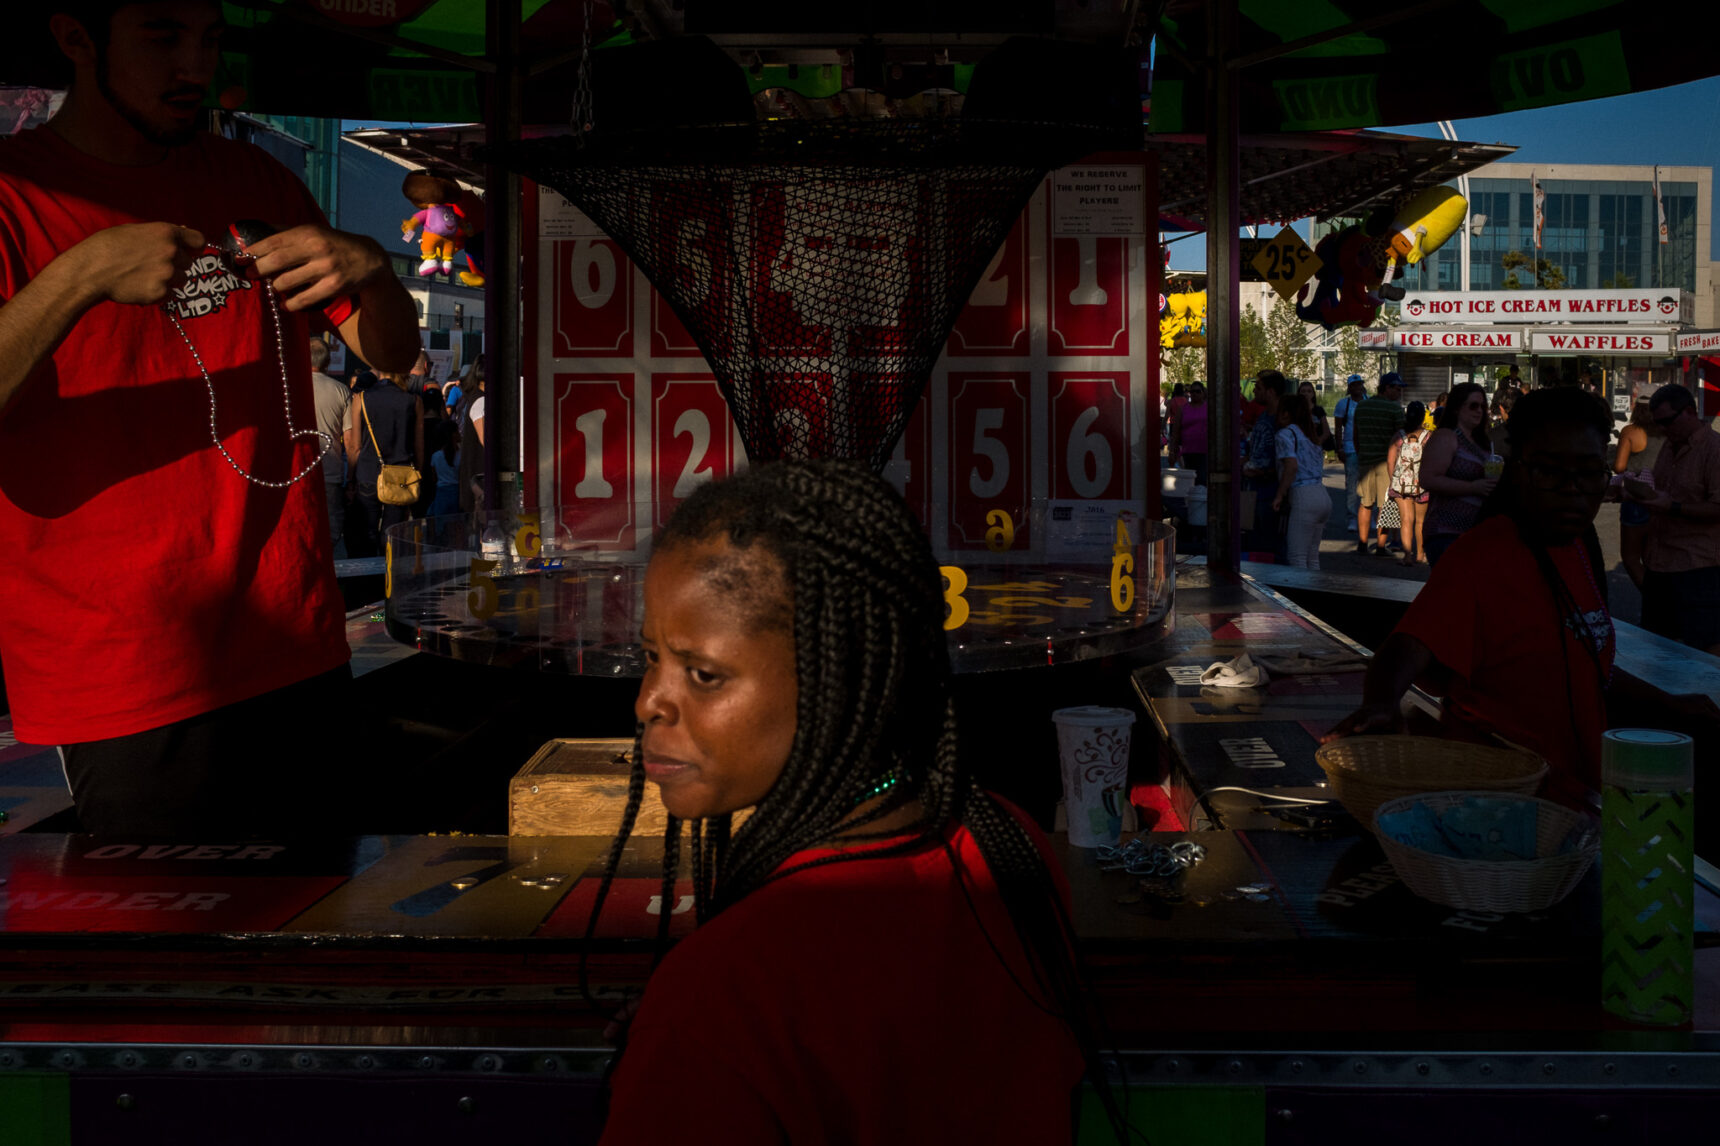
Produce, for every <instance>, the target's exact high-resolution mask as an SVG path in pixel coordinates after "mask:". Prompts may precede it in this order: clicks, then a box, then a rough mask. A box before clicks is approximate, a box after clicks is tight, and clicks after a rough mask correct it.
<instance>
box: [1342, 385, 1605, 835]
mask: <svg viewBox="0 0 1720 1146" xmlns="http://www.w3.org/2000/svg"><path fill="white" fill-rule="evenodd" d="M1459 389H1460V390H1461V389H1462V388H1461V387H1459ZM1462 401H1463V398H1462V397H1460V396H1459V395H1458V394H1453V396H1452V403H1451V404H1452V405H1458V404H1459V403H1461V402H1462ZM1611 429H1612V412H1611V411H1610V410H1609V409H1608V408H1607V406H1606V403H1605V402H1603V401H1602V400H1601V399H1600V398H1598V397H1596V396H1595V395H1593V394H1589V393H1585V392H1584V391H1582V390H1579V389H1576V388H1575V387H1570V388H1564V387H1561V388H1557V389H1551V390H1536V391H1533V392H1532V393H1529V394H1525V395H1524V396H1523V397H1522V399H1521V400H1519V401H1518V403H1517V405H1516V408H1515V409H1514V410H1513V411H1512V413H1511V430H1512V434H1511V442H1512V452H1511V458H1510V460H1509V461H1507V462H1506V463H1505V470H1504V473H1503V475H1502V476H1501V477H1500V479H1499V483H1498V488H1497V489H1496V490H1495V491H1494V492H1493V494H1492V496H1490V497H1489V498H1488V500H1487V503H1486V505H1485V507H1484V508H1483V509H1482V511H1481V513H1480V514H1479V520H1478V521H1477V523H1476V524H1475V526H1474V528H1472V529H1470V530H1468V531H1467V532H1466V533H1464V534H1463V536H1462V537H1461V538H1460V539H1458V540H1457V541H1456V542H1455V543H1454V544H1453V545H1452V546H1451V548H1450V551H1449V552H1448V553H1447V554H1446V556H1445V559H1444V560H1443V561H1441V562H1440V563H1439V564H1438V565H1436V566H1435V567H1434V569H1433V573H1432V575H1431V576H1430V577H1429V578H1428V582H1427V587H1426V588H1424V589H1423V590H1422V591H1421V593H1420V595H1418V596H1417V597H1416V599H1415V601H1414V602H1413V603H1412V604H1411V605H1410V607H1409V610H1408V611H1407V612H1406V613H1405V614H1404V617H1403V620H1402V621H1400V622H1399V623H1398V627H1397V629H1396V630H1395V631H1394V632H1393V633H1392V635H1391V636H1390V637H1388V638H1386V641H1385V643H1384V644H1383V645H1381V646H1380V650H1379V652H1378V653H1377V654H1376V655H1375V657H1374V660H1373V663H1372V664H1371V665H1370V666H1369V669H1368V676H1367V683H1366V684H1365V685H1364V687H1363V694H1362V695H1363V700H1362V707H1361V708H1359V709H1357V710H1356V711H1355V712H1354V713H1352V714H1351V715H1350V716H1348V717H1346V718H1345V719H1344V720H1342V721H1340V722H1339V723H1338V725H1337V726H1336V727H1335V728H1333V729H1332V731H1331V732H1329V733H1327V735H1326V739H1327V740H1333V739H1336V738H1338V737H1340V736H1350V735H1355V734H1358V733H1374V732H1392V731H1402V730H1403V727H1404V718H1403V716H1402V713H1401V711H1400V709H1399V702H1400V701H1401V700H1402V698H1403V694H1404V693H1405V692H1406V691H1408V690H1409V687H1410V685H1412V684H1415V683H1417V682H1420V683H1422V684H1424V686H1425V687H1427V688H1428V690H1429V691H1430V692H1434V693H1437V694H1440V695H1443V696H1444V697H1445V707H1444V710H1443V713H1442V716H1441V722H1442V724H1443V726H1444V729H1445V732H1446V734H1447V735H1449V736H1452V737H1454V738H1456V739H1463V740H1475V741H1488V740H1490V739H1491V738H1492V737H1494V736H1498V737H1503V738H1504V739H1506V740H1509V741H1511V742H1513V743H1516V744H1521V745H1523V746H1525V747H1527V748H1530V749H1532V750H1533V751H1535V752H1538V753H1540V754H1541V755H1542V756H1544V757H1546V759H1547V762H1548V763H1549V764H1550V765H1551V766H1552V775H1551V777H1550V778H1549V780H1548V782H1547V792H1546V795H1547V796H1548V798H1549V799H1555V800H1560V801H1562V802H1566V803H1572V804H1575V803H1577V802H1580V801H1581V800H1582V799H1583V797H1584V796H1585V795H1586V793H1587V791H1589V790H1592V789H1594V788H1595V787H1596V786H1597V785H1598V783H1599V769H1600V744H1601V733H1602V732H1603V731H1605V729H1606V726H1607V724H1606V719H1607V718H1606V711H1607V709H1606V696H1607V688H1608V685H1609V684H1610V682H1611V677H1612V664H1613V647H1614V643H1613V626H1612V616H1611V614H1610V613H1609V612H1608V609H1607V599H1606V567H1605V566H1604V565H1603V564H1602V561H1601V552H1600V542H1599V540H1598V539H1597V538H1596V536H1595V527H1594V520H1595V514H1596V512H1598V511H1599V509H1600V506H1601V501H1602V500H1603V498H1604V497H1605V495H1606V491H1607V486H1608V485H1609V483H1610V482H1611V481H1612V466H1611V465H1610V464H1609V463H1610V459H1609V458H1608V456H1607V439H1608V437H1609V436H1610V431H1611ZM1423 480H1424V481H1425V478H1424V479H1423ZM1493 583H1499V584H1506V585H1511V586H1514V587H1516V591H1515V592H1512V593H1507V594H1500V593H1489V592H1483V591H1482V590H1481V588H1480V586H1482V585H1486V584H1493Z"/></svg>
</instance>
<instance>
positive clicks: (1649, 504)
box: [1625, 486, 1672, 513]
mask: <svg viewBox="0 0 1720 1146" xmlns="http://www.w3.org/2000/svg"><path fill="white" fill-rule="evenodd" d="M1625 493H1626V494H1627V495H1629V497H1630V499H1631V500H1632V501H1634V502H1636V504H1638V505H1640V506H1642V507H1643V508H1644V509H1647V510H1653V511H1655V512H1658V513H1665V512H1666V511H1667V510H1669V509H1671V508H1672V495H1671V494H1670V493H1667V492H1666V491H1665V490H1660V489H1657V490H1655V491H1654V496H1653V497H1642V496H1640V495H1638V494H1635V493H1632V492H1631V490H1630V487H1629V486H1626V487H1625Z"/></svg>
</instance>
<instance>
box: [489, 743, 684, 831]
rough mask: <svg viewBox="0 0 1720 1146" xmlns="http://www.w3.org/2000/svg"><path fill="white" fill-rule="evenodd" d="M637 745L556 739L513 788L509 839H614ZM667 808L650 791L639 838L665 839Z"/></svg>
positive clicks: (642, 804) (523, 771) (641, 809)
mask: <svg viewBox="0 0 1720 1146" xmlns="http://www.w3.org/2000/svg"><path fill="white" fill-rule="evenodd" d="M632 751H633V741H632V740H631V739H627V740H551V741H550V742H549V743H548V744H545V745H544V746H543V747H542V748H540V749H538V750H537V753H536V755H534V756H533V757H532V758H531V759H530V760H528V761H526V766H525V767H524V768H521V769H520V770H519V771H518V772H516V773H515V774H514V778H513V780H512V781H511V782H510V783H509V784H508V835H510V836H613V835H614V834H615V830H616V829H617V828H619V827H620V826H621V812H622V809H624V808H625V807H626V806H627V774H628V772H629V771H630V770H631V765H630V764H629V763H628V760H627V757H628V755H629V754H630V753H631V752H632ZM664 827H665V813H664V811H663V803H662V801H661V800H659V799H657V788H656V785H654V784H647V785H646V786H645V799H644V800H642V801H641V802H640V804H639V819H638V821H637V822H636V823H634V825H633V834H634V835H636V836H647V837H649V836H661V835H662V834H663V828H664Z"/></svg>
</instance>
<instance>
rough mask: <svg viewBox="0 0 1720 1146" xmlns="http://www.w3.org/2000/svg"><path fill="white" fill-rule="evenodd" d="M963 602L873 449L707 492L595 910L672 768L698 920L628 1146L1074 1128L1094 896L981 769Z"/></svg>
mask: <svg viewBox="0 0 1720 1146" xmlns="http://www.w3.org/2000/svg"><path fill="white" fill-rule="evenodd" d="M944 609H945V603H944V596H943V584H942V579H941V577H940V574H939V572H938V568H937V564H936V562H935V560H934V559H933V557H932V553H931V549H930V546H929V545H928V543H927V540H926V537H925V535H924V533H923V532H922V530H921V529H920V526H919V525H918V523H917V522H916V521H915V520H914V518H913V516H912V515H911V514H910V513H909V511H908V509H907V507H906V506H905V505H904V504H903V502H902V501H901V499H900V498H899V497H897V496H896V494H895V492H894V491H893V490H891V489H890V488H889V486H888V485H887V484H886V483H885V482H883V481H882V480H881V479H880V478H878V477H876V476H874V475H873V474H871V473H869V472H866V471H865V470H863V469H861V468H859V467H856V466H853V465H851V464H848V463H842V462H807V463H800V462H778V463H774V464H770V465H764V466H759V467H756V468H754V469H751V470H749V471H747V472H745V473H743V474H740V475H738V476H736V477H733V478H730V479H728V480H726V481H722V482H717V483H713V484H710V485H707V486H704V487H702V488H701V489H700V490H699V491H698V492H696V493H695V494H694V495H693V496H692V497H691V498H689V499H688V500H687V501H686V502H685V503H684V504H683V505H682V506H681V507H680V509H679V510H678V511H677V512H676V514H675V516H674V518H673V519H672V520H671V521H670V522H669V524H668V525H667V526H665V527H664V529H663V530H662V532H661V533H660V535H659V536H658V538H657V541H656V546H655V549H654V553H653V556H652V559H651V564H650V567H649V569H648V571H647V573H646V580H645V614H644V625H643V644H644V648H645V653H646V675H645V679H644V681H643V683H642V684H641V687H640V691H639V698H638V701H637V702H636V705H635V714H636V716H637V717H638V719H639V722H640V734H639V743H638V751H637V752H636V753H635V760H634V766H633V775H632V783H631V786H630V789H629V799H628V803H627V810H626V812H625V814H624V816H623V822H622V827H621V831H620V832H619V833H618V834H617V837H616V840H615V843H614V846H613V849H612V850H611V852H610V856H609V865H608V868H607V870H606V874H605V879H604V882H603V884H602V887H601V889H600V892H599V896H598V903H597V907H596V908H595V909H594V911H593V924H594V925H595V920H596V917H597V914H598V913H599V912H600V911H601V905H602V902H603V898H604V896H605V895H606V894H607V890H608V886H609V880H610V878H612V876H613V874H614V871H615V869H616V866H617V864H618V862H619V858H620V855H621V850H622V848H623V847H624V845H625V843H626V840H627V837H628V834H629V832H630V831H631V828H632V824H633V821H634V817H635V815H636V813H637V810H638V807H639V804H640V802H641V800H642V799H643V794H644V785H645V782H646V781H647V780H649V781H651V782H653V783H655V784H657V785H658V788H659V792H660V795H661V798H662V800H663V805H664V807H665V809H666V810H667V811H668V812H669V815H670V819H669V824H668V830H667V834H666V840H665V853H666V855H665V863H664V874H663V880H664V884H663V886H664V897H665V898H664V902H673V900H672V898H670V897H671V895H672V890H673V884H674V879H675V875H676V868H677V867H678V866H679V863H678V859H679V853H680V850H681V842H680V840H681V833H682V824H683V823H687V824H689V825H690V833H689V838H690V844H689V845H688V846H689V850H690V851H691V853H692V875H693V889H694V899H695V904H696V912H697V918H698V921H699V923H698V928H697V929H696V930H695V931H694V932H693V934H692V935H691V936H690V937H689V938H687V939H684V940H682V941H681V942H680V943H679V944H678V945H677V946H676V947H675V948H674V949H673V950H672V951H670V952H669V953H668V955H667V956H666V957H665V958H664V959H663V961H662V963H661V965H660V966H659V967H658V969H657V970H656V972H655V973H654V975H653V976H652V979H651V982H650V984H649V986H648V988H647V990H646V993H645V996H644V999H643V1000H642V1002H641V1004H640V1006H639V1009H638V1012H637V1015H636V1016H635V1017H634V1018H633V1020H632V1022H631V1024H630V1030H629V1031H628V1038H627V1043H626V1046H625V1048H624V1049H623V1052H622V1053H621V1056H620V1060H619V1063H618V1065H617V1067H616V1070H615V1073H614V1077H613V1089H612V1104H611V1111H610V1119H609V1123H608V1125H607V1127H606V1129H605V1134H604V1138H603V1141H604V1142H605V1143H635V1142H651V1143H655V1142H675V1141H692V1140H697V1141H700V1142H734V1143H741V1142H745V1143H758V1142H794V1143H824V1142H838V1141H839V1142H852V1143H892V1144H895V1143H916V1142H926V1143H931V1142H952V1141H1012V1142H1029V1141H1030V1142H1036V1143H1039V1142H1068V1141H1069V1140H1070V1138H1071V1131H1072V1125H1071V1111H1072V1106H1071V1098H1072V1094H1073V1091H1074V1088H1075V1086H1076V1085H1077V1084H1078V1082H1079V1081H1080V1079H1081V1077H1082V1074H1083V1071H1084V1067H1085V1066H1086V1065H1088V1064H1093V1063H1095V1062H1096V1057H1097V1056H1096V1052H1095V1050H1094V1047H1095V1039H1094V1037H1093V1035H1092V1030H1091V1027H1090V1025H1089V1022H1088V1013H1087V1011H1086V1009H1085V1002H1084V998H1085V997H1084V994H1083V992H1082V989H1081V985H1080V981H1079V977H1078V974H1077V970H1076V966H1075V962H1074V956H1073V941H1072V936H1071V932H1070V927H1069V924H1068V920H1067V914H1066V909H1065V904H1066V900H1067V887H1066V885H1065V884H1064V883H1063V881H1062V878H1061V873H1059V872H1056V870H1055V868H1054V867H1053V866H1052V864H1051V863H1050V862H1048V860H1047V858H1046V854H1045V852H1044V840H1043V837H1042V836H1041V835H1040V834H1039V832H1038V829H1037V828H1036V827H1034V826H1033V825H1032V824H1031V822H1030V821H1028V820H1027V819H1026V818H1025V817H1024V816H1023V815H1022V814H1021V813H1020V812H1018V811H1017V810H1015V809H1014V808H1012V807H1010V806H1009V805H1007V804H1004V803H1003V802H1001V801H1000V800H998V799H997V798H996V797H994V796H991V795H989V794H988V793H986V792H984V791H982V790H980V789H979V788H977V787H976V786H975V785H974V782H973V779H972V777H971V776H970V775H969V774H968V772H967V771H966V769H965V768H964V766H963V764H962V762H961V759H960V756H959V754H958V752H957V741H956V728H955V719H954V712H953V708H952V705H951V699H950V668H949V656H948V652H947V649H946V647H945V643H944V631H943V620H944ZM749 808H750V809H751V810H752V811H751V814H750V816H748V817H747V819H746V820H745V822H744V823H742V824H740V825H739V826H738V827H734V828H733V829H732V830H731V825H732V820H731V817H733V816H734V814H735V813H737V812H740V811H742V810H743V809H749ZM661 919H662V923H660V925H659V926H660V932H659V934H660V935H662V934H664V933H666V926H665V925H666V923H667V919H668V913H667V912H665V913H664V914H663V916H662V917H661ZM1101 1093H1102V1095H1104V1097H1105V1099H1106V1104H1107V1107H1108V1109H1109V1110H1110V1112H1111V1113H1112V1115H1113V1118H1114V1119H1115V1118H1116V1111H1115V1107H1114V1104H1113V1103H1112V1102H1111V1101H1110V1097H1109V1091H1108V1090H1107V1089H1106V1088H1104V1087H1101Z"/></svg>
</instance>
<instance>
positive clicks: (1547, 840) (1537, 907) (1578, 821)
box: [1371, 791, 1600, 912]
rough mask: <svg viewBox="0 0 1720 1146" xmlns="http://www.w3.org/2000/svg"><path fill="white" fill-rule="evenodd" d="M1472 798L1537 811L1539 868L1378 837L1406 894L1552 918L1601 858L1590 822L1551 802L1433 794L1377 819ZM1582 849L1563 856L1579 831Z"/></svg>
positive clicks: (1384, 807) (1404, 801) (1535, 863)
mask: <svg viewBox="0 0 1720 1146" xmlns="http://www.w3.org/2000/svg"><path fill="white" fill-rule="evenodd" d="M1468 796H1487V797H1490V798H1493V799H1498V800H1513V801H1523V802H1525V803H1531V804H1534V805H1535V853H1536V856H1537V857H1538V858H1536V859H1532V860H1482V859H1458V858H1456V857H1453V856H1444V855H1437V854H1435V853H1433V852H1429V851H1423V850H1422V849H1420V848H1415V847H1411V846H1409V845H1408V844H1404V843H1400V842H1399V841H1397V840H1395V839H1393V838H1392V837H1391V836H1390V835H1388V834H1386V833H1385V832H1381V831H1379V829H1378V827H1377V825H1371V826H1374V828H1375V835H1377V836H1378V837H1379V841H1380V847H1382V848H1383V849H1385V853H1386V858H1387V859H1389V860H1390V861H1391V865H1392V868H1393V869H1394V870H1395V871H1396V872H1397V874H1398V878H1399V879H1401V880H1403V882H1404V886H1405V887H1407V888H1409V889H1410V890H1411V891H1413V892H1415V893H1416V894H1417V895H1419V896H1421V897H1422V898H1423V899H1430V900H1432V901H1433V902H1434V903H1438V904H1443V905H1444V906H1446V907H1450V908H1455V909H1456V910H1458V911H1491V912H1506V911H1545V910H1546V909H1547V908H1549V907H1551V906H1553V905H1554V904H1555V903H1558V902H1559V901H1560V900H1561V899H1564V898H1565V896H1567V895H1569V894H1571V892H1572V891H1573V890H1575V889H1576V886H1577V884H1579V883H1581V882H1582V881H1583V876H1585V875H1587V874H1588V870H1589V867H1590V866H1591V865H1592V864H1593V863H1594V862H1595V855H1596V853H1598V852H1599V851H1600V829H1599V827H1598V826H1597V825H1596V824H1594V823H1593V822H1592V821H1590V820H1589V819H1588V818H1587V817H1586V816H1584V815H1582V814H1581V813H1579V812H1573V811H1572V810H1571V809H1569V808H1565V807H1561V806H1560V805H1558V804H1555V803H1553V802H1552V801H1550V800H1538V799H1536V798H1534V797H1533V796H1520V795H1517V794H1516V793H1513V792H1497V791H1476V792H1429V793H1425V794H1423V795H1420V796H1405V797H1402V798H1401V799H1397V800H1390V801H1387V802H1386V803H1384V804H1381V805H1380V807H1379V810H1378V812H1376V813H1375V814H1376V816H1385V815H1390V814H1391V813H1393V812H1401V811H1404V810H1405V809H1407V808H1409V807H1411V806H1413V805H1415V804H1418V803H1419V804H1424V805H1426V806H1427V807H1429V808H1431V809H1432V810H1433V812H1434V813H1435V814H1436V815H1439V814H1443V813H1444V812H1445V810H1446V809H1448V808H1450V807H1452V806H1454V805H1456V804H1458V803H1459V802H1461V801H1462V800H1463V799H1464V798H1465V797H1468ZM1573 830H1575V831H1577V832H1578V833H1579V834H1578V836H1577V837H1576V846H1575V847H1573V848H1571V849H1570V850H1568V851H1565V852H1563V853H1559V852H1558V848H1559V846H1560V845H1561V844H1563V843H1564V842H1565V841H1566V840H1567V839H1568V838H1570V836H1571V833H1572V831H1573Z"/></svg>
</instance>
